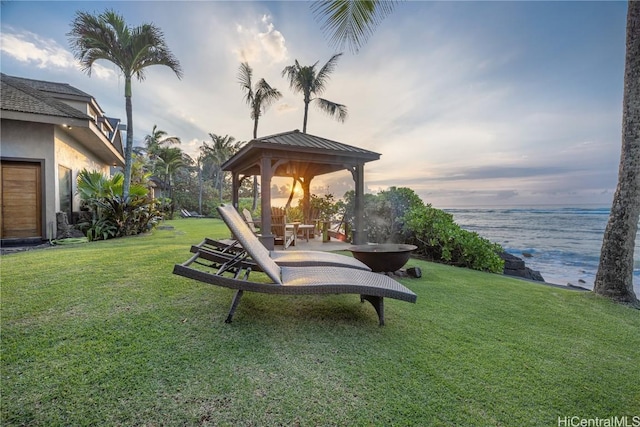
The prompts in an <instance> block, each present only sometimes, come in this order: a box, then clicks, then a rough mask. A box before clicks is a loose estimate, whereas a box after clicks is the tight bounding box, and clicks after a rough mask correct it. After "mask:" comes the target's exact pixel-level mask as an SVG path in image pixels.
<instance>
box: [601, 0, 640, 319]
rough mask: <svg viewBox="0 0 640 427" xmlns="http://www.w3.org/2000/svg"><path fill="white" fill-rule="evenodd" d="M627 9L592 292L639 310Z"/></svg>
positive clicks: (637, 135)
mask: <svg viewBox="0 0 640 427" xmlns="http://www.w3.org/2000/svg"><path fill="white" fill-rule="evenodd" d="M628 7H629V10H628V12H627V48H626V58H625V73H624V95H623V106H622V152H621V156H620V168H619V171H618V187H617V188H616V192H615V194H614V196H613V204H612V207H611V214H610V216H609V222H608V224H607V228H606V230H605V233H604V238H603V241H602V251H601V253H600V265H599V266H598V272H597V273H596V279H595V282H594V287H593V290H594V291H595V292H596V293H597V294H600V295H604V296H607V297H609V298H612V299H614V300H616V301H619V302H622V303H628V304H631V305H635V306H638V307H640V302H639V301H638V299H637V297H636V295H635V293H634V292H633V252H634V246H635V239H636V233H637V231H638V220H639V219H640V2H638V1H629V5H628Z"/></svg>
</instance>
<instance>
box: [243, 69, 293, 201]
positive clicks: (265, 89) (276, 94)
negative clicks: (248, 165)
mask: <svg viewBox="0 0 640 427" xmlns="http://www.w3.org/2000/svg"><path fill="white" fill-rule="evenodd" d="M252 76H253V69H252V68H251V67H250V66H249V63H248V62H243V63H241V64H240V68H239V70H238V83H240V86H241V87H242V90H243V91H244V93H245V94H244V100H245V102H246V103H247V105H248V106H249V109H250V110H251V119H252V120H253V139H256V138H257V137H258V121H259V120H260V116H262V115H263V114H264V113H265V112H266V110H267V108H268V107H269V106H271V105H272V104H273V103H274V102H276V101H277V100H278V99H280V98H282V93H280V91H279V90H278V89H276V88H274V87H271V85H270V84H269V83H267V81H266V80H265V79H264V78H262V79H260V80H259V81H258V82H257V83H256V84H255V85H254V84H253V82H252V80H251V77H252ZM257 206H258V177H257V176H255V175H254V176H253V203H252V207H251V210H253V211H255V210H256V208H257Z"/></svg>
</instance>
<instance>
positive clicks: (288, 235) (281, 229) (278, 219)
mask: <svg viewBox="0 0 640 427" xmlns="http://www.w3.org/2000/svg"><path fill="white" fill-rule="evenodd" d="M271 233H272V234H273V235H274V236H275V244H276V245H282V246H283V247H284V249H287V248H288V247H289V246H291V245H294V246H295V244H296V232H295V227H294V225H293V224H289V223H288V222H287V214H286V212H285V210H284V208H278V207H272V208H271Z"/></svg>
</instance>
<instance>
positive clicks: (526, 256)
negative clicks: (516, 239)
mask: <svg viewBox="0 0 640 427" xmlns="http://www.w3.org/2000/svg"><path fill="white" fill-rule="evenodd" d="M522 256H523V257H525V258H533V254H532V253H530V252H522Z"/></svg>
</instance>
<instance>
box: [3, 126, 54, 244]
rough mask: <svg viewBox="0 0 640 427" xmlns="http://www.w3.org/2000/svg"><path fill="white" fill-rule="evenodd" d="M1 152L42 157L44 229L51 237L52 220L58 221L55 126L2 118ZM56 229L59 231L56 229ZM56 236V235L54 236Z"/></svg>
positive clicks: (23, 157) (7, 156)
mask: <svg viewBox="0 0 640 427" xmlns="http://www.w3.org/2000/svg"><path fill="white" fill-rule="evenodd" d="M0 126H1V128H2V131H1V132H0V146H1V151H0V155H1V156H2V158H3V159H12V160H33V161H42V162H43V166H42V176H43V178H44V179H43V181H44V182H43V186H42V193H43V198H44V200H43V201H42V202H43V206H45V209H44V211H43V212H44V218H43V219H44V224H43V233H44V237H45V238H49V232H50V228H49V224H50V223H51V221H52V222H53V226H54V227H55V223H56V210H55V209H56V206H55V200H56V193H55V192H56V188H57V186H56V185H54V183H55V182H56V173H57V172H56V170H57V165H56V162H55V154H54V149H53V144H52V143H51V142H52V141H53V134H54V130H53V129H54V126H53V125H48V124H41V123H32V122H23V121H17V120H2V122H1V124H0ZM54 232H55V231H54ZM54 237H55V236H54Z"/></svg>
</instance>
